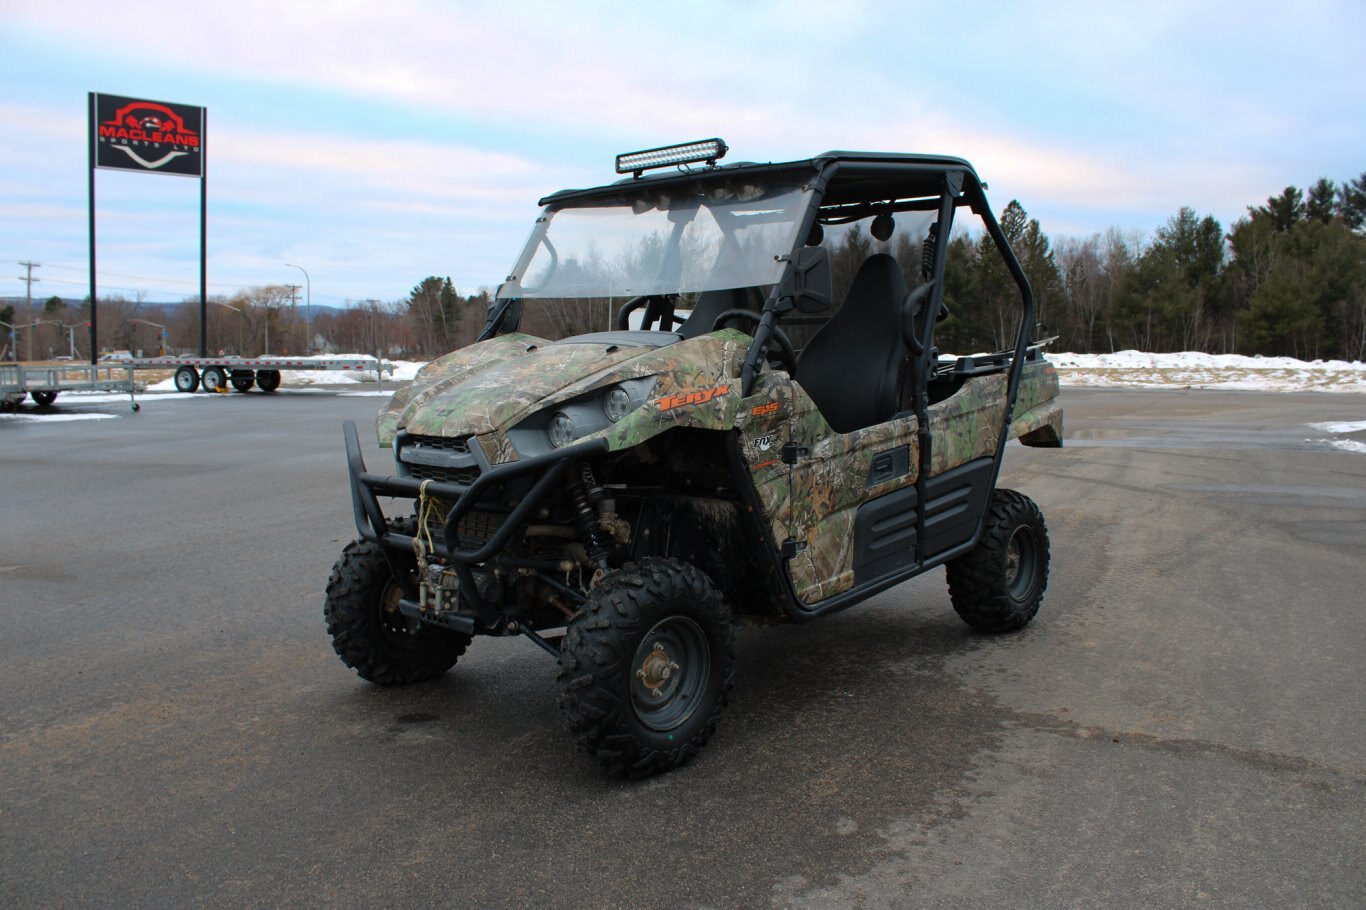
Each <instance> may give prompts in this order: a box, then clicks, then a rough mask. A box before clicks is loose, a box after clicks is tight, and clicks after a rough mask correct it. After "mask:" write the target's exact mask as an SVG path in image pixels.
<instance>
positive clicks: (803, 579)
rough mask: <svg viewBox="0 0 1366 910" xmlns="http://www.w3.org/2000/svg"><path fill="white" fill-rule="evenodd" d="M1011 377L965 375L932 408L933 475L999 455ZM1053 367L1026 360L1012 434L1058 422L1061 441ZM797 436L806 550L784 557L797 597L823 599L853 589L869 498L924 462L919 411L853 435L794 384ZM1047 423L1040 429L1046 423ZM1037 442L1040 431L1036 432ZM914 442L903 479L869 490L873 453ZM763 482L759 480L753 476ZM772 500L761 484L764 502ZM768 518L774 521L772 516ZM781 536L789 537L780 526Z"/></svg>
mask: <svg viewBox="0 0 1366 910" xmlns="http://www.w3.org/2000/svg"><path fill="white" fill-rule="evenodd" d="M1007 381H1008V376H1007V374H1005V373H996V374H992V375H987V376H977V377H973V378H971V379H968V380H967V381H965V382H964V383H963V385H962V387H961V388H959V389H958V391H957V392H955V393H954V394H953V395H951V396H949V397H948V398H946V399H945V400H943V401H941V402H938V403H936V404H934V405H931V406H930V408H929V414H928V417H929V420H928V424H929V430H930V473H929V476H930V477H936V476H938V475H940V474H942V473H944V472H945V471H948V470H951V469H953V468H955V467H957V466H959V465H961V464H965V463H967V462H969V461H972V460H974V459H977V458H983V457H990V456H993V455H995V453H996V446H997V443H998V441H999V440H1000V433H1001V426H1002V423H1003V421H1004V417H1005V404H1006V388H1007ZM1057 393H1058V380H1057V372H1056V370H1055V369H1054V368H1053V366H1052V364H1049V363H1047V362H1046V361H1043V362H1036V363H1031V364H1028V365H1027V366H1026V367H1025V370H1024V373H1023V375H1022V376H1021V379H1020V390H1019V393H1018V395H1017V399H1016V400H1017V406H1016V413H1019V414H1021V417H1019V418H1017V419H1016V421H1015V422H1013V423H1012V424H1011V433H1010V435H1011V437H1012V438H1013V437H1015V436H1017V435H1021V433H1023V432H1030V431H1038V432H1039V433H1040V434H1042V433H1044V432H1051V431H1052V430H1053V428H1056V432H1057V433H1058V438H1059V439H1061V431H1062V409H1061V407H1060V406H1059V405H1058V404H1057V402H1056V401H1055V400H1054V399H1055V398H1056V396H1057ZM793 396H794V406H793V409H792V415H793V416H792V418H791V420H792V429H791V437H792V439H793V440H794V441H796V442H797V444H798V445H804V446H807V447H808V448H809V450H810V451H809V454H808V456H807V457H806V458H803V459H801V460H800V461H799V462H798V464H796V465H795V466H793V467H792V468H791V469H790V471H789V472H788V484H789V488H790V492H789V499H788V503H789V505H788V512H787V514H786V518H787V521H788V537H790V538H793V539H795V540H797V541H798V542H799V543H801V544H805V548H804V549H802V550H801V551H800V552H798V553H797V554H796V556H795V557H794V558H793V559H791V560H789V561H788V571H789V573H790V575H791V577H792V582H793V587H794V588H795V589H796V592H797V596H798V598H800V599H801V600H802V601H803V602H804V603H808V604H811V603H818V602H820V601H822V600H825V599H826V598H828V597H831V596H833V595H835V594H839V593H841V592H843V591H847V590H849V589H850V588H851V587H853V585H854V545H855V533H854V527H855V520H856V518H857V515H858V509H859V507H860V506H862V505H864V504H865V503H868V502H871V501H872V500H874V499H877V498H878V497H880V496H884V495H886V494H887V493H891V492H894V491H896V490H898V489H901V488H902V487H906V486H909V485H911V484H913V483H915V480H916V475H917V473H918V468H919V465H920V450H919V440H918V437H917V433H916V430H917V428H918V425H917V422H916V419H915V417H914V415H909V414H907V415H902V416H900V417H898V418H896V419H895V420H892V421H890V422H888V423H884V424H877V425H875V426H872V427H868V428H865V429H862V430H856V431H854V432H852V433H847V434H839V433H836V432H835V431H834V430H832V429H831V428H830V426H829V424H828V423H826V421H825V418H824V417H822V416H821V414H820V412H819V411H818V410H817V409H816V407H815V404H814V402H812V401H811V399H810V398H809V397H808V396H807V395H806V393H805V392H804V391H802V390H801V389H800V387H794V392H793ZM1040 428H1044V429H1040ZM1036 438H1037V437H1036ZM902 445H906V446H908V447H909V452H910V456H909V461H910V470H909V471H908V472H907V473H906V474H904V475H902V476H901V477H897V478H893V479H890V480H887V481H884V482H882V483H880V484H877V485H875V486H867V481H868V478H869V477H870V476H871V472H872V462H873V459H874V458H875V457H876V456H877V455H879V454H882V453H884V452H888V451H890V450H892V449H895V448H897V447H898V446H902ZM757 480H758V478H756V481H757ZM769 498H774V497H767V498H766V497H765V496H764V491H763V489H762V488H761V489H760V499H761V501H763V502H764V503H765V507H766V509H767V508H768V502H769ZM776 517H777V516H776V515H770V518H771V519H772V518H776ZM773 524H774V526H775V534H774V537H775V539H777V540H782V539H783V538H782V537H780V536H779V534H778V533H777V531H776V526H777V522H776V521H773Z"/></svg>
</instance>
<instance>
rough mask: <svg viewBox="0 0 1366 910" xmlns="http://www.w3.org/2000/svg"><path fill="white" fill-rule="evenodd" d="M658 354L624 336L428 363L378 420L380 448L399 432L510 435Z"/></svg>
mask: <svg viewBox="0 0 1366 910" xmlns="http://www.w3.org/2000/svg"><path fill="white" fill-rule="evenodd" d="M622 334H625V333H622ZM654 349H655V346H654V345H651V344H647V343H639V344H631V343H630V340H629V339H627V338H624V337H610V336H605V337H603V338H602V340H587V339H585V340H582V341H580V340H577V339H575V340H573V341H562V342H549V341H546V340H544V339H542V338H536V337H534V336H531V335H520V334H517V335H505V336H501V337H499V338H494V339H490V340H489V341H485V342H481V343H480V344H476V345H471V346H470V347H468V348H464V349H462V350H460V351H457V352H455V353H454V354H450V355H447V356H446V357H443V358H441V359H440V360H436V361H433V362H432V363H430V364H428V365H427V367H425V368H424V369H423V370H422V371H421V372H420V373H419V374H418V375H417V378H416V379H414V381H413V384H412V385H411V386H410V387H409V388H408V389H405V390H401V391H400V392H399V393H398V394H396V395H395V396H394V397H393V399H391V400H390V402H389V405H388V406H387V407H386V408H385V409H384V411H382V412H381V413H380V417H379V422H378V431H379V437H380V444H381V445H387V444H388V443H389V442H390V441H392V439H393V435H394V432H395V431H396V430H398V429H405V430H406V431H407V432H409V433H412V434H414V435H419V436H465V435H480V434H483V433H489V432H493V431H495V430H505V429H507V428H508V427H510V426H512V425H513V424H515V423H517V422H518V421H520V420H521V419H522V418H524V417H525V416H527V415H528V414H530V413H532V412H533V411H535V410H537V409H538V408H540V407H544V406H546V405H548V404H550V403H552V402H553V401H554V399H555V397H556V395H557V394H558V393H559V392H560V391H562V390H563V389H566V388H568V387H570V386H583V387H584V388H589V387H591V386H592V380H593V379H594V378H597V377H598V375H599V374H603V373H606V372H609V371H611V370H612V369H613V368H614V367H617V366H619V365H621V364H623V363H625V362H626V361H628V360H632V359H634V358H636V357H639V356H641V355H642V354H647V353H649V352H651V351H653V350H654ZM602 378H606V377H602ZM405 391H406V392H407V394H406V395H404V394H403V392H405Z"/></svg>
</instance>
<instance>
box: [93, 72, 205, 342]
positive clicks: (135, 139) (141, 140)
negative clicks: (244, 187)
mask: <svg viewBox="0 0 1366 910" xmlns="http://www.w3.org/2000/svg"><path fill="white" fill-rule="evenodd" d="M208 119H209V118H208V111H207V110H206V109H205V108H202V107H193V106H190V105H186V104H168V103H165V102H161V101H147V100H143V99H138V98H125V97H123V96H121V95H101V94H99V93H98V92H91V93H90V119H89V125H90V131H89V135H90V362H91V363H95V362H96V361H97V360H98V359H99V344H98V342H97V340H96V337H97V336H96V332H97V329H98V326H99V319H98V316H97V314H96V301H97V300H98V298H97V297H96V296H95V170H96V169H97V168H106V169H110V170H120V171H143V172H145V173H150V174H174V175H176V176H180V177H197V178H199V356H201V357H203V356H206V355H207V353H208V351H207V347H208V344H207V341H208V339H207V336H206V325H207V319H206V318H205V316H206V313H205V311H206V310H207V309H208V294H207V290H208V283H207V281H206V264H207V256H206V253H205V250H206V239H207V235H208V217H207V211H208V184H209V178H208V169H207V167H206V161H205V150H204V135H205V130H206V128H207V126H208Z"/></svg>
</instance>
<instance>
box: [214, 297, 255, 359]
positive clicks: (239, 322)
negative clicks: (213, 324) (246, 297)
mask: <svg viewBox="0 0 1366 910" xmlns="http://www.w3.org/2000/svg"><path fill="white" fill-rule="evenodd" d="M209 303H216V304H218V305H219V306H221V307H223V308H224V309H228V310H232V311H233V312H234V313H236V314H237V356H238V357H242V356H244V355H243V354H242V347H243V345H242V323H243V321H244V320H245V319H246V317H245V316H244V315H243V314H242V311H241V310H239V309H238V308H237V307H235V306H233V305H232V304H229V303H223V302H222V301H218V300H210V301H209ZM266 331H270V327H269V326H267V327H266Z"/></svg>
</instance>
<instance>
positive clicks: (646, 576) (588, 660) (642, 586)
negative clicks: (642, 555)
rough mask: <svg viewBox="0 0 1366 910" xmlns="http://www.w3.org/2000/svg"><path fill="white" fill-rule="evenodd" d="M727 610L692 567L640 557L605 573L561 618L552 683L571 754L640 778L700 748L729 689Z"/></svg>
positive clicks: (731, 648) (732, 660) (732, 663)
mask: <svg viewBox="0 0 1366 910" xmlns="http://www.w3.org/2000/svg"><path fill="white" fill-rule="evenodd" d="M734 634H735V633H734V627H733V625H732V623H731V614H730V608H729V607H728V606H727V605H726V602H725V600H724V599H723V598H722V597H721V594H720V593H719V592H718V591H717V590H716V588H715V586H713V585H712V583H711V580H710V579H708V578H707V576H706V575H704V574H703V573H702V572H701V571H699V570H698V569H696V568H694V567H692V566H690V565H687V564H686V563H682V562H679V561H678V560H675V559H665V558H658V557H656V558H648V559H642V560H640V562H639V563H638V564H635V565H628V566H627V567H625V568H623V569H621V570H619V571H616V572H612V573H611V574H609V575H607V576H606V577H605V578H604V579H603V580H602V581H601V582H600V583H599V584H598V585H597V586H596V587H595V588H593V590H592V591H591V592H589V595H588V602H587V603H586V604H585V605H584V607H583V609H582V610H581V611H580V612H579V613H578V614H577V615H575V617H574V618H573V619H572V620H570V622H569V627H568V629H567V630H566V633H565V637H564V643H563V645H562V646H561V653H560V672H559V674H558V675H557V676H556V684H557V686H558V690H559V704H560V712H561V713H562V714H563V715H564V718H565V721H566V722H567V723H568V724H569V731H570V733H571V734H572V735H573V736H574V739H575V740H576V741H577V742H578V745H579V748H580V749H582V750H583V751H585V752H588V753H589V754H591V755H594V756H596V757H597V759H598V761H599V763H600V764H601V765H602V766H603V768H605V769H606V770H607V771H608V772H609V773H611V774H613V775H616V776H618V777H646V776H649V775H651V774H659V773H661V772H664V771H669V770H672V769H673V768H677V767H679V766H680V765H682V764H684V763H686V762H687V761H689V760H690V759H691V758H692V757H693V756H695V755H697V753H698V752H700V751H701V750H702V747H703V746H704V745H706V742H707V739H708V738H709V737H710V736H711V735H712V733H713V731H715V729H716V724H717V722H718V721H719V720H720V719H721V711H722V709H723V708H724V707H725V705H726V702H727V700H728V698H729V695H730V691H731V688H732V687H733V686H734V684H735V650H734Z"/></svg>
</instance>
